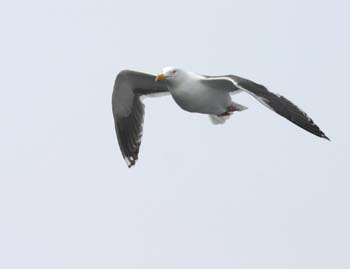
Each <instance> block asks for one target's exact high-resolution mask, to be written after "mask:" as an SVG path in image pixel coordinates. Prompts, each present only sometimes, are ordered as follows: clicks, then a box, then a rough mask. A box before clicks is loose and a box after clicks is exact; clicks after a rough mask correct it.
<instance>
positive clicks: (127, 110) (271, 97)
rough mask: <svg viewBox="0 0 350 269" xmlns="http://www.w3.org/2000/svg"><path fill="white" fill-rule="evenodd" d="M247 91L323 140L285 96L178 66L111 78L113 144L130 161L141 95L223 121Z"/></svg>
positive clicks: (138, 133) (139, 125)
mask: <svg viewBox="0 0 350 269" xmlns="http://www.w3.org/2000/svg"><path fill="white" fill-rule="evenodd" d="M239 92H246V93H248V94H250V95H252V96H253V97H254V98H256V99H257V100H258V101H259V102H260V103H262V104H263V105H265V106H266V107H267V108H269V109H271V110H273V111H275V112H276V113H277V114H279V115H281V116H282V117H284V118H286V119H287V120H289V121H291V122H293V123H294V124H296V125H298V126H299V127H301V128H303V129H304V130H306V131H308V132H310V133H312V134H314V135H316V136H319V137H322V138H325V139H328V140H329V138H328V137H327V136H326V135H325V134H324V133H323V132H322V131H321V130H320V128H319V127H318V126H317V125H316V124H315V123H314V122H313V120H312V119H311V118H310V117H309V116H308V115H307V114H306V113H305V112H304V111H302V110H301V109H299V108H298V107H297V106H296V105H294V104H293V103H292V102H291V101H289V100H288V99H286V98H285V97H283V96H281V95H279V94H276V93H273V92H271V91H269V90H268V89H267V88H266V87H265V86H263V85H260V84H257V83H255V82H253V81H251V80H248V79H245V78H241V77H238V76H235V75H224V76H206V75H199V74H196V73H192V72H187V71H185V70H183V69H180V68H175V67H165V68H163V70H162V72H161V73H160V74H158V75H152V74H147V73H141V72H136V71H131V70H123V71H121V72H120V73H119V74H118V75H117V78H116V80H115V84H114V89H113V94H112V110H113V116H114V123H115V129H116V133H117V138H118V143H119V147H120V150H121V153H122V155H123V158H124V160H125V162H126V164H127V165H128V167H129V168H130V167H132V166H133V165H135V163H136V161H137V159H138V154H139V149H140V144H141V138H142V130H143V118H144V104H143V103H142V99H143V97H147V96H161V95H169V94H170V95H171V96H172V97H173V99H174V101H175V102H176V104H177V105H179V106H180V107H181V108H182V109H183V110H186V111H188V112H194V113H201V114H207V115H209V117H210V119H211V121H212V123H213V124H223V123H224V122H225V121H226V120H227V119H228V118H229V117H230V116H231V115H232V114H233V113H234V112H239V111H243V110H245V109H247V107H245V106H243V105H241V104H238V103H236V102H234V101H233V100H232V99H231V95H232V94H236V93H239Z"/></svg>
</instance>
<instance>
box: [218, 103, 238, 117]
mask: <svg viewBox="0 0 350 269" xmlns="http://www.w3.org/2000/svg"><path fill="white" fill-rule="evenodd" d="M235 111H239V109H238V108H237V107H235V106H234V105H230V106H228V107H227V108H226V112H224V113H222V114H220V115H219V116H220V117H224V116H230V115H231V114H232V113H233V112H235Z"/></svg>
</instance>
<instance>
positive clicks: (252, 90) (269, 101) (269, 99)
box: [206, 75, 330, 140]
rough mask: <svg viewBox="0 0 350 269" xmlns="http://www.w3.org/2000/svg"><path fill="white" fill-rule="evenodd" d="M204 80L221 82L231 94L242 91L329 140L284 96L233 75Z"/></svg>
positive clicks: (298, 124) (207, 77)
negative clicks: (228, 83)
mask: <svg viewBox="0 0 350 269" xmlns="http://www.w3.org/2000/svg"><path fill="white" fill-rule="evenodd" d="M206 79H207V80H208V81H212V82H211V83H213V82H214V83H215V82H216V81H221V82H220V83H221V84H222V85H225V87H226V89H227V90H230V91H233V92H234V91H237V90H243V91H245V92H247V93H248V94H250V95H252V96H253V97H255V98H256V99H257V100H258V101H259V102H260V103H262V104H263V105H265V106H266V107H268V108H269V109H271V110H273V111H275V112H276V113H277V114H279V115H281V116H282V117H284V118H286V119H287V120H289V121H291V122H292V123H294V124H296V125H297V126H299V127H301V128H303V129H304V130H306V131H308V132H310V133H312V134H314V135H316V136H319V137H322V138H325V139H328V140H330V139H329V138H328V137H327V136H326V135H325V134H324V132H322V131H321V129H320V128H319V127H318V126H317V125H316V124H315V123H314V121H313V120H312V119H311V118H310V117H309V116H308V115H307V114H306V113H305V112H304V111H303V110H301V109H300V108H299V107H297V106H296V105H295V104H294V103H292V102H291V101H290V100H288V99H287V98H285V97H284V96H282V95H279V94H276V93H273V92H271V91H269V90H268V89H267V88H266V87H265V86H263V85H260V84H258V83H255V82H253V81H251V80H248V79H245V78H241V77H238V76H235V75H226V76H215V77H210V76H206ZM224 81H226V84H224ZM228 81H231V83H232V85H231V86H228V85H227V82H228Z"/></svg>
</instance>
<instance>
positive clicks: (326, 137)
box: [321, 134, 331, 141]
mask: <svg viewBox="0 0 350 269" xmlns="http://www.w3.org/2000/svg"><path fill="white" fill-rule="evenodd" d="M321 137H322V138H324V139H327V140H328V141H331V139H330V138H329V137H328V136H326V135H325V134H322V136H321Z"/></svg>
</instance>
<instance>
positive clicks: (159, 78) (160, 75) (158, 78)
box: [155, 73, 167, 81]
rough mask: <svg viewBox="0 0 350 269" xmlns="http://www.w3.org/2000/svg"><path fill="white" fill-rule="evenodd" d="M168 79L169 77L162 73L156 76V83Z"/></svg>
mask: <svg viewBox="0 0 350 269" xmlns="http://www.w3.org/2000/svg"><path fill="white" fill-rule="evenodd" d="M166 78H167V76H166V75H164V74H163V73H161V74H158V75H157V76H156V79H155V81H159V80H164V79H166Z"/></svg>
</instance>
